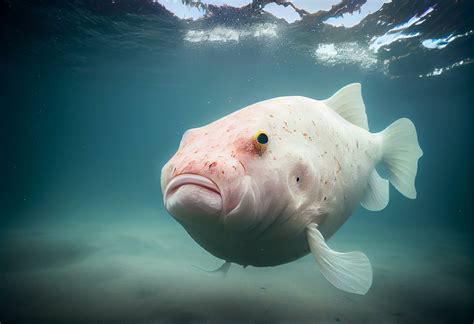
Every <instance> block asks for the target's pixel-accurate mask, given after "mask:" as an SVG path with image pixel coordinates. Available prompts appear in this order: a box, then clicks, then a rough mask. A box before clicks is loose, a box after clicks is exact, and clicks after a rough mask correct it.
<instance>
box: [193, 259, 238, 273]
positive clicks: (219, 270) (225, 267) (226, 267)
mask: <svg viewBox="0 0 474 324" xmlns="http://www.w3.org/2000/svg"><path fill="white" fill-rule="evenodd" d="M231 265H232V263H231V262H229V261H225V262H224V263H223V264H222V265H221V266H220V267H219V268H217V269H215V270H206V269H203V268H200V267H198V266H196V265H193V267H195V268H198V269H199V270H202V271H205V272H210V273H221V274H222V275H224V276H225V275H226V274H227V272H228V271H229V269H230V266H231Z"/></svg>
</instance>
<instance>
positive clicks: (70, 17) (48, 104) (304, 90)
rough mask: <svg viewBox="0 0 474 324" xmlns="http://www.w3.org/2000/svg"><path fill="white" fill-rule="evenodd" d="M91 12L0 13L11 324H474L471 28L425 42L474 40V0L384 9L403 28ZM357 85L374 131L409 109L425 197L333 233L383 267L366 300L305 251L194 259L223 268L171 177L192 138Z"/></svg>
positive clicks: (0, 317) (86, 7)
mask: <svg viewBox="0 0 474 324" xmlns="http://www.w3.org/2000/svg"><path fill="white" fill-rule="evenodd" d="M91 3H92V2H85V3H76V5H69V4H67V5H66V4H60V3H54V2H45V3H42V4H33V3H29V2H23V1H21V2H12V3H10V4H9V3H8V2H4V3H3V4H2V6H3V7H2V8H3V9H8V11H7V14H2V15H4V16H2V18H4V19H3V20H2V21H3V22H2V34H1V35H2V44H3V45H2V53H1V56H0V57H1V61H0V70H1V72H2V73H1V76H2V77H1V78H0V82H1V90H0V91H1V92H0V106H1V108H2V116H3V117H2V118H1V127H0V135H1V137H2V139H3V140H2V142H3V144H2V152H1V154H0V158H1V165H2V168H1V169H2V173H1V179H2V181H1V188H2V190H1V195H0V207H1V210H0V288H1V289H0V305H1V307H0V321H1V322H4V321H5V323H9V322H11V321H15V320H16V321H30V320H38V321H52V320H58V321H82V320H84V321H91V320H123V321H132V322H135V321H157V320H162V321H166V320H168V321H198V322H200V321H208V320H210V321H216V322H222V321H224V320H234V321H235V320H237V321H284V320H289V321H296V320H299V321H317V322H376V323H380V322H384V323H385V322H388V323H392V322H463V323H470V322H472V320H473V319H474V313H473V309H474V301H473V298H472V296H473V295H474V294H473V293H474V282H473V274H474V267H473V266H474V264H473V263H474V259H473V258H472V255H473V239H472V230H473V218H472V215H473V208H472V204H471V200H472V189H471V188H472V180H473V168H472V161H473V146H472V143H471V140H470V139H471V138H472V120H473V118H472V117H473V110H472V104H473V95H472V82H473V68H472V64H470V62H471V61H470V60H471V59H472V55H473V53H472V49H471V48H474V47H471V45H472V36H471V34H469V35H467V36H465V37H460V38H458V39H456V40H454V41H452V42H451V43H449V44H448V45H447V46H446V47H445V48H441V49H439V48H435V49H428V48H427V47H424V46H423V45H420V44H421V43H422V41H423V40H426V39H437V38H439V37H441V36H443V35H444V36H449V35H450V34H451V33H454V34H455V35H461V34H464V33H466V32H469V30H470V29H469V28H472V18H471V17H470V16H469V13H468V11H466V12H465V13H464V11H462V10H461V9H463V10H465V9H466V8H469V6H470V4H468V3H467V2H462V1H461V2H460V4H458V5H457V6H461V7H456V6H454V5H450V2H449V1H444V2H439V3H438V4H436V5H435V3H434V2H433V3H431V2H430V3H428V2H427V3H423V4H421V3H419V4H418V5H417V6H418V7H419V8H413V7H414V6H411V7H410V5H407V3H405V2H403V1H398V2H397V1H394V2H393V3H392V4H391V5H393V6H394V7H388V9H386V11H383V14H382V13H380V15H379V16H380V17H388V18H390V19H388V18H387V20H390V21H393V22H392V25H390V26H386V27H380V24H375V23H374V24H372V25H371V24H370V23H371V22H372V21H376V18H373V19H372V20H370V19H369V18H370V16H369V18H368V22H367V23H365V24H364V27H363V28H362V27H355V28H359V29H357V30H352V29H350V30H348V31H344V30H339V29H334V28H333V29H331V28H329V27H327V26H326V27H324V26H322V27H321V28H316V27H317V26H319V25H316V27H314V26H312V27H311V28H313V29H315V30H316V31H314V34H311V28H309V27H308V26H309V25H310V24H309V22H308V21H305V20H303V21H302V22H301V23H300V24H299V25H286V24H285V23H283V22H281V21H276V22H275V21H271V19H270V20H268V19H267V18H268V17H267V18H265V19H263V18H262V20H261V21H256V22H253V21H250V22H246V23H245V24H242V25H238V24H231V23H229V22H228V21H227V22H226V21H224V22H222V21H219V19H218V18H219V17H217V18H214V20H204V21H196V22H190V23H185V22H183V21H179V20H177V19H175V18H173V17H172V16H171V15H170V14H166V13H163V11H159V10H158V11H156V12H151V13H150V12H143V11H140V10H138V9H137V8H136V7H133V6H131V7H130V8H132V9H121V10H116V11H112V10H109V11H108V10H105V9H104V10H99V9H100V8H99V9H97V8H96V7H94V6H92V5H90V4H91ZM122 4H123V3H122ZM397 6H398V7H397ZM462 6H464V7H462ZM430 7H433V8H434V11H433V12H432V13H429V14H428V16H426V22H424V23H422V24H420V25H417V26H412V27H409V28H415V29H414V30H411V29H406V30H405V31H404V32H405V33H416V32H419V33H420V34H421V35H418V36H413V37H411V38H410V39H405V40H402V41H397V42H394V43H393V44H390V45H387V46H386V47H384V48H385V50H384V49H381V50H379V52H378V53H375V52H374V51H373V50H371V49H370V48H369V46H370V44H371V43H370V42H371V40H372V42H373V40H375V39H376V37H375V36H377V37H379V36H382V35H384V34H385V33H387V31H388V30H390V29H391V28H392V29H393V28H394V27H395V26H396V25H397V23H400V24H402V23H404V22H407V21H409V19H410V18H411V17H413V16H415V15H416V14H418V15H421V14H422V13H424V12H426V10H427V9H428V8H430ZM394 8H398V9H397V10H395V9H394ZM400 8H402V9H400ZM102 9H103V8H102ZM442 10H445V11H444V12H448V13H450V15H444V16H446V17H447V16H449V17H454V18H446V19H445V21H444V20H442V19H441V18H439V17H443V11H442ZM438 11H440V12H438ZM454 13H456V14H457V15H455V14H454ZM380 17H377V19H378V18H380ZM437 17H438V18H437ZM431 19H433V20H434V21H431ZM440 19H441V20H440ZM229 21H230V20H229ZM443 22H444V24H443ZM440 24H441V25H440ZM426 26H428V27H426ZM429 26H431V27H429ZM216 28H220V29H218V30H216ZM226 28H227V29H226ZM383 28H385V29H383ZM416 28H418V29H416ZM423 28H425V29H423ZM382 29H383V30H382ZM190 31H194V34H193V33H190ZM235 33H237V34H238V37H237V39H235V37H236V36H235ZM351 33H352V34H351ZM389 34H390V33H389ZM193 35H194V36H193ZM196 35H197V36H196ZM199 35H201V36H199ZM203 35H204V36H203ZM206 35H207V36H206ZM351 35H352V36H351ZM438 36H439V37H438ZM193 37H194V38H193ZM199 37H201V38H199ZM206 37H207V38H206ZM209 37H211V38H212V39H215V40H210V39H209ZM374 37H375V38H374ZM387 48H388V49H390V51H387V50H386V49H387ZM334 52H336V54H334ZM331 53H333V54H331ZM354 53H355V54H354ZM386 60H388V62H387V61H386ZM460 61H462V62H463V63H461V64H457V65H453V64H456V63H459V62H460ZM446 68H447V69H446ZM420 76H421V77H420ZM351 82H361V83H362V86H363V96H364V100H365V103H366V107H367V115H368V118H369V126H370V129H371V131H380V130H382V129H384V128H385V127H386V126H387V125H389V124H390V123H391V122H392V121H394V120H396V119H398V118H400V117H408V118H410V119H411V120H412V121H413V122H414V124H415V125H416V127H417V130H418V136H419V141H420V145H421V147H422V148H423V151H424V156H423V157H422V158H421V160H420V162H419V173H418V177H417V191H418V198H417V199H416V200H413V201H412V200H408V199H406V198H404V197H402V196H401V195H400V194H399V193H398V192H396V190H394V188H393V187H392V188H390V203H389V205H388V207H387V208H386V209H384V210H383V211H381V212H376V213H375V212H369V211H366V210H364V209H363V208H360V209H358V210H357V212H356V213H355V214H354V215H353V216H352V217H351V218H350V219H349V221H348V222H347V224H345V225H344V226H343V228H342V229H341V230H340V231H339V232H338V233H337V234H336V235H335V236H334V237H333V238H331V240H330V244H331V246H332V247H334V248H335V249H337V250H340V251H349V250H360V251H363V252H364V253H365V254H367V256H368V257H369V258H370V260H371V262H372V264H373V267H374V281H373V286H372V288H371V290H370V291H369V292H368V294H367V295H365V296H358V295H351V294H347V293H345V292H343V291H339V290H337V289H335V288H334V287H332V286H331V285H330V284H329V283H328V282H326V281H325V279H324V278H323V277H322V275H321V274H320V273H319V271H318V268H317V266H316V264H315V262H314V260H313V258H312V257H311V256H307V257H305V258H302V259H300V260H298V261H296V262H293V263H290V264H286V265H282V266H279V267H273V268H252V267H248V268H246V269H243V268H242V267H239V266H236V265H233V267H232V268H231V269H230V271H229V273H228V275H227V276H226V277H223V276H220V275H219V274H218V275H216V274H209V273H206V272H203V271H201V270H199V269H197V268H196V267H195V266H198V267H201V268H206V269H213V268H216V267H218V266H219V265H220V264H221V260H218V259H216V258H215V257H213V256H212V255H210V254H208V253H207V252H206V251H204V250H203V249H202V248H200V247H199V246H198V245H197V244H196V243H195V242H194V241H193V240H192V239H191V238H190V237H189V236H188V235H187V234H186V232H185V231H184V230H183V229H182V228H181V227H180V226H179V225H178V224H177V223H176V222H175V221H174V220H173V219H172V218H171V216H169V215H168V214H167V213H166V211H165V210H164V207H163V204H162V197H161V191H160V187H159V171H160V169H161V166H162V165H163V164H164V163H165V162H166V161H167V159H168V158H169V157H170V155H171V154H172V153H173V152H174V150H175V149H176V147H177V145H178V143H179V140H180V138H181V135H182V133H183V132H184V131H185V130H186V129H188V128H192V127H196V126H200V125H203V124H206V123H208V122H210V121H213V120H215V119H217V118H219V117H221V116H224V115H226V114H228V113H230V112H232V111H234V110H236V109H239V108H241V107H244V106H246V105H248V104H252V103H254V102H257V101H260V100H264V99H268V98H272V97H276V96H282V95H304V96H307V97H312V98H315V99H323V98H327V97H329V96H330V95H332V94H333V93H334V92H335V91H336V90H338V89H339V88H340V87H342V86H344V85H346V84H348V83H351Z"/></svg>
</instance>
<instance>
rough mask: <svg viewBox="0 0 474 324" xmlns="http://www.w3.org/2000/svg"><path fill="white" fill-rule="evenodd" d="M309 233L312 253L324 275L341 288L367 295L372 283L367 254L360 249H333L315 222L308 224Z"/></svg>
mask: <svg viewBox="0 0 474 324" xmlns="http://www.w3.org/2000/svg"><path fill="white" fill-rule="evenodd" d="M307 235H308V243H309V247H310V249H311V253H312V254H313V256H314V258H315V259H316V262H317V263H318V264H319V267H320V269H321V273H322V274H323V276H324V277H325V278H326V279H327V280H328V281H329V282H330V283H331V284H333V285H334V286H336V287H337V288H339V289H342V290H344V291H347V292H350V293H354V294H360V295H365V294H366V293H367V291H368V290H369V288H370V286H371V285H372V266H371V265H370V261H369V259H368V258H367V256H366V255H365V254H364V253H362V252H358V251H354V252H347V253H341V252H336V251H334V250H331V248H329V246H327V244H326V242H325V240H324V237H323V235H322V234H321V232H320V231H319V230H318V225H316V224H314V223H313V224H310V225H308V228H307Z"/></svg>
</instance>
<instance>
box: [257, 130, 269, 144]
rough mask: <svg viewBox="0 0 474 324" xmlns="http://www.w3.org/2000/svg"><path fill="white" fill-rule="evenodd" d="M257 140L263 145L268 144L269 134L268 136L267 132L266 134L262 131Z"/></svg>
mask: <svg viewBox="0 0 474 324" xmlns="http://www.w3.org/2000/svg"><path fill="white" fill-rule="evenodd" d="M257 142H258V143H259V144H262V145H265V144H267V143H268V136H267V134H265V133H260V134H258V136H257Z"/></svg>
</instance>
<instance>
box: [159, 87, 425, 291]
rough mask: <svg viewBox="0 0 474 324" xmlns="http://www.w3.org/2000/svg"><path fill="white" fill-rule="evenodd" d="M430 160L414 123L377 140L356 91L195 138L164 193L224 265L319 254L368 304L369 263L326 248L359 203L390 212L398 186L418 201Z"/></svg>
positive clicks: (169, 169) (266, 108) (287, 102)
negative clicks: (421, 169)
mask: <svg viewBox="0 0 474 324" xmlns="http://www.w3.org/2000/svg"><path fill="white" fill-rule="evenodd" d="M422 154H423V153H422V151H421V149H420V147H419V145H418V140H417V135H416V130H415V127H414V125H413V123H412V122H411V121H410V120H409V119H405V118H402V119H399V120H397V121H396V122H394V123H393V124H392V125H390V126H389V127H387V128H386V129H385V130H384V131H382V132H380V133H370V132H369V131H368V123H367V115H366V113H365V106H364V103H363V100H362V96H361V86H360V84H351V85H348V86H346V87H344V88H342V89H341V90H339V91H338V92H337V93H336V94H334V95H333V96H332V97H331V98H329V99H327V100H322V101H318V100H313V99H310V98H305V97H297V96H295V97H280V98H274V99H270V100H266V101H262V102H259V103H256V104H253V105H251V106H248V107H246V108H243V109H241V110H239V111H236V112H234V113H232V114H230V115H228V116H226V117H223V118H221V119H219V120H217V121H215V122H213V123H211V124H209V125H207V126H204V127H200V128H195V129H191V130H188V131H187V132H186V133H185V134H184V135H183V138H182V141H181V144H180V146H179V149H178V151H177V153H176V154H175V155H174V156H173V157H172V158H171V160H170V161H169V162H168V163H167V164H166V165H165V166H164V167H163V169H162V173H161V187H162V191H163V194H164V203H165V206H166V208H167V210H168V211H169V212H170V213H171V215H173V217H175V218H176V220H178V221H179V222H180V223H181V224H182V225H183V227H184V228H185V229H186V231H187V232H188V233H189V234H190V235H191V236H192V237H193V239H194V240H195V241H196V242H198V243H199V244H200V245H201V246H202V247H204V248H205V249H206V250H207V251H209V252H210V253H212V254H213V255H215V256H216V257H218V258H221V259H223V260H225V261H226V262H234V263H238V264H241V265H243V266H247V265H253V266H257V267H265V266H275V265H279V264H283V263H287V262H290V261H293V260H296V259H298V258H300V257H302V256H304V255H306V254H308V253H309V252H311V253H312V254H313V256H314V257H315V259H316V261H317V263H318V264H319V268H320V270H321V272H322V274H323V275H324V277H325V278H326V279H327V280H328V281H329V282H331V283H332V284H333V285H334V286H336V287H337V288H340V289H342V290H345V291H348V292H352V293H357V294H365V293H366V292H367V291H368V289H369V288H370V286H371V284H372V267H371V264H370V261H369V259H368V258H367V256H366V255H365V254H363V253H361V252H348V253H341V252H336V251H334V250H332V249H331V248H330V247H328V245H327V244H326V241H327V240H328V239H329V238H330V237H331V236H332V235H333V234H334V233H335V232H336V231H337V230H338V229H339V228H340V227H341V226H342V224H344V222H345V221H346V220H347V219H348V217H349V216H350V215H351V214H352V213H353V212H354V210H355V209H356V208H357V206H358V204H359V203H360V204H361V205H362V206H363V207H365V208H366V209H368V210H374V211H375V210H381V209H383V208H385V206H386V205H387V204H388V201H389V181H390V183H392V185H393V186H394V187H395V188H396V189H397V190H398V191H399V192H401V193H402V194H403V195H404V196H406V197H408V198H411V199H414V198H415V197H416V190H415V176H416V173H417V163H418V159H419V158H420V157H421V156H422ZM379 163H382V164H384V166H385V167H386V169H387V171H388V178H389V179H388V180H386V179H383V178H382V177H380V176H379V174H378V173H377V171H376V170H375V166H376V165H377V164H379ZM227 268H228V267H227Z"/></svg>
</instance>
